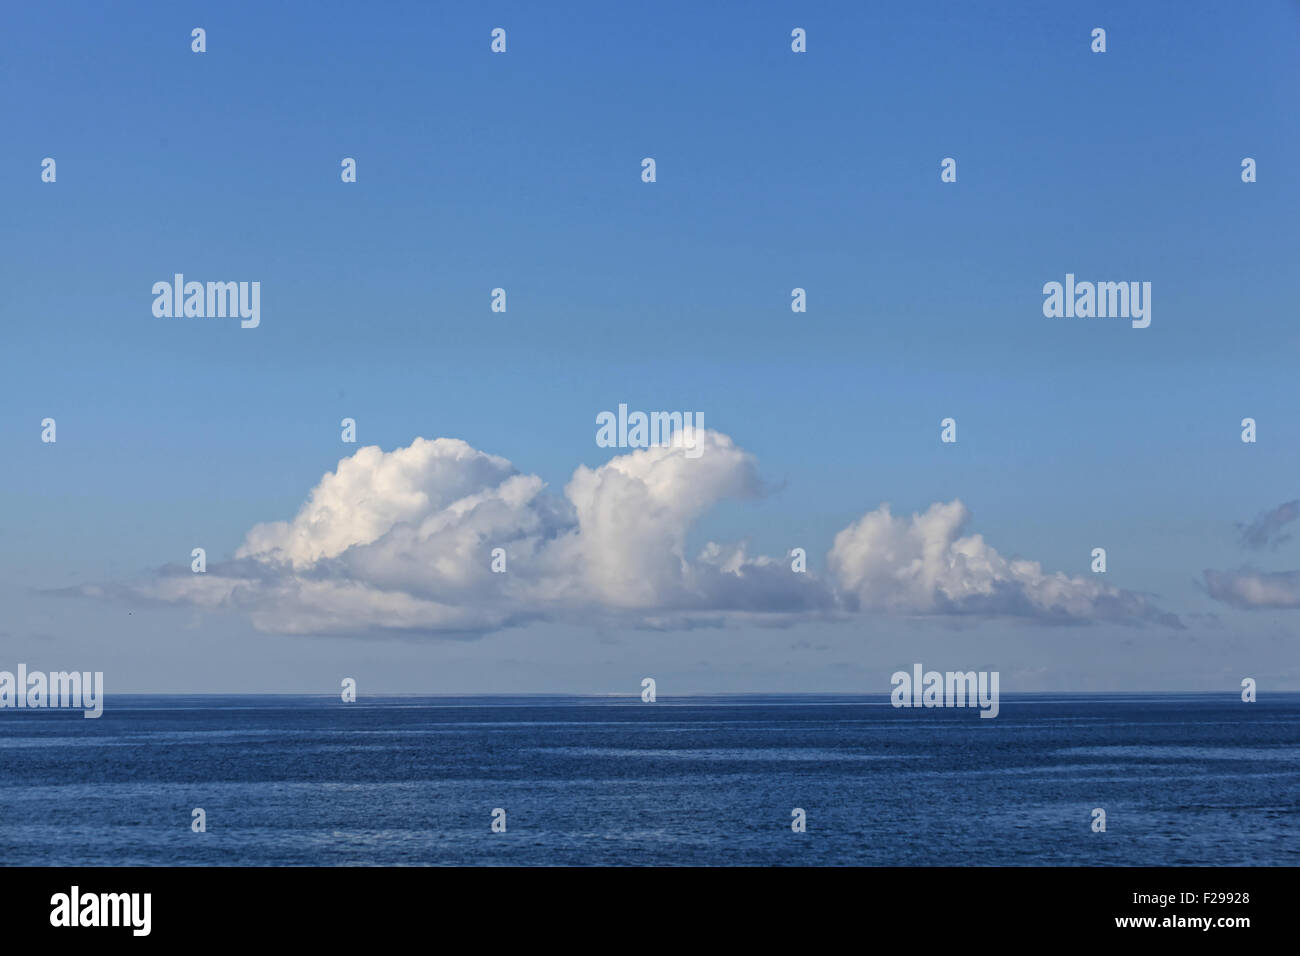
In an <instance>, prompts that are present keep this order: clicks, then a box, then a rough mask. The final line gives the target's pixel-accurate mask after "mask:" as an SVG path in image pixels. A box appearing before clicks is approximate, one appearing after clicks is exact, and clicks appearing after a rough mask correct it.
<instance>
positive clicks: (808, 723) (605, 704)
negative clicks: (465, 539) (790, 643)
mask: <svg viewBox="0 0 1300 956" xmlns="http://www.w3.org/2000/svg"><path fill="white" fill-rule="evenodd" d="M196 807H201V808H203V809H204V811H205V812H206V817H207V832H205V833H195V832H192V830H191V819H192V811H193V809H194V808H196ZM796 807H798V808H802V809H803V810H804V811H805V812H806V814H807V832H806V833H794V832H792V831H791V827H790V822H791V811H792V810H793V809H794V808H796ZM1095 807H1101V808H1103V809H1105V811H1106V823H1107V829H1106V832H1105V833H1094V832H1092V829H1091V826H1090V824H1091V820H1092V810H1093V808H1095ZM496 808H502V809H504V810H505V811H506V832H505V833H493V832H492V830H491V822H492V813H493V810H494V809H496ZM1297 811H1300V694H1281V695H1267V696H1266V697H1265V698H1263V699H1261V700H1260V701H1259V702H1258V703H1253V704H1244V703H1242V702H1241V700H1240V699H1239V698H1238V697H1236V696H1235V695H1232V694H1224V695H1201V694H1185V695H1169V694H1160V695H1107V696H1088V695H1025V696H1010V695H1004V696H1003V698H1002V702H1001V713H1000V715H999V716H998V717H997V718H995V719H991V720H990V719H981V718H980V717H979V711H978V710H975V709H970V710H961V709H929V710H925V709H921V710H914V709H895V708H893V707H891V706H890V705H889V701H888V698H887V697H886V696H884V695H880V696H872V697H850V696H836V695H777V696H728V697H690V698H665V697H660V698H659V700H658V701H657V702H656V703H654V704H645V703H642V702H641V700H640V698H637V697H632V698H627V697H617V698H615V697H556V696H528V697H464V698H455V697H436V698H419V697H383V698H369V699H363V700H362V701H360V702H357V703H352V704H345V703H343V702H342V701H340V700H339V699H338V698H337V697H333V698H326V697H290V696H285V697H278V696H229V697H225V696H202V697H179V696H110V697H109V698H108V699H107V703H106V705H105V710H104V714H103V716H102V717H101V718H99V719H98V720H86V719H84V718H83V717H82V716H81V713H80V712H79V711H48V710H21V711H20V710H5V711H0V862H3V863H4V864H6V865H153V864H169V865H209V864H223V865H386V866H392V865H447V864H453V865H467V864H489V865H587V864H600V865H611V864H612V865H642V864H653V865H714V864H723V865H763V866H768V865H796V866H797V865H828V864H830V865H964V864H970V865H1074V864H1078V865H1088V866H1096V865H1116V864H1124V865H1183V864H1194V865H1205V866H1220V865H1254V866H1259V865H1264V866H1276V865H1296V864H1300V822H1297V818H1298V817H1300V814H1298V813H1297Z"/></svg>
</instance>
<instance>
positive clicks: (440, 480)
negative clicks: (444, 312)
mask: <svg viewBox="0 0 1300 956" xmlns="http://www.w3.org/2000/svg"><path fill="white" fill-rule="evenodd" d="M688 437H692V436H688ZM681 438H682V436H681V434H680V433H677V434H676V435H675V442H674V444H672V445H670V446H661V447H652V448H645V449H639V450H635V451H632V452H630V453H628V454H624V455H619V456H617V457H615V458H613V459H611V460H610V461H608V462H606V463H605V464H603V465H600V466H599V467H596V468H588V467H585V466H579V467H578V468H577V469H576V470H575V471H574V473H573V476H572V478H571V479H570V480H569V482H568V483H567V484H566V486H565V487H564V489H563V494H562V495H556V494H554V493H553V492H551V491H550V490H548V489H547V487H546V484H545V483H544V482H543V481H542V480H541V479H540V478H539V477H537V476H535V475H528V474H524V473H521V472H520V471H518V470H517V469H516V468H515V467H514V466H513V465H512V464H511V463H510V462H509V461H507V460H506V459H504V458H500V457H498V456H495V455H489V454H486V453H485V452H481V451H478V450H477V449H474V448H472V447H471V446H470V445H468V444H467V443H465V442H463V441H460V440H457V439H449V438H438V439H433V440H428V439H424V438H417V439H415V441H414V442H412V443H411V445H410V446H408V447H406V448H398V449H395V450H394V451H390V452H385V451H382V450H381V449H379V448H377V447H368V448H362V449H360V450H358V451H357V452H356V453H355V454H353V455H352V456H351V457H349V458H345V459H343V460H342V461H340V462H339V464H338V467H337V468H336V469H335V470H334V471H333V472H331V473H329V474H326V475H325V476H324V477H323V478H322V479H321V480H320V482H319V483H318V484H317V485H316V487H314V488H313V489H311V491H310V492H309V493H308V495H307V498H306V501H305V503H304V504H303V505H302V507H301V508H300V509H299V511H298V513H297V514H296V515H295V516H294V517H293V518H292V520H289V521H275V522H270V523H264V524H258V525H255V526H254V527H252V528H251V529H250V530H249V531H248V533H247V535H246V536H245V539H244V542H243V544H242V545H241V546H240V547H239V549H238V550H237V551H236V553H235V555H234V557H233V559H232V560H230V561H226V562H221V563H215V564H210V565H209V568H208V571H207V573H204V574H193V573H191V572H190V569H189V568H188V567H172V568H165V569H162V570H161V571H160V572H159V573H158V574H156V575H155V576H154V577H153V578H152V579H150V580H148V581H145V582H140V583H135V584H126V585H117V586H105V587H88V588H83V589H82V593H84V594H90V595H93V596H97V597H112V596H114V595H120V594H124V593H125V594H129V595H131V596H133V597H135V598H147V599H152V600H157V601H162V602H167V603H176V604H188V605H193V606H197V607H202V608H229V609H234V610H239V611H242V612H245V613H247V614H248V615H249V616H250V617H251V619H252V621H253V623H254V624H255V626H257V627H258V628H260V629H262V630H265V631H271V632H279V633H293V634H317V633H353V634H361V633H373V632H384V631H389V632H394V631H396V632H423V633H438V634H443V635H445V636H473V635H476V634H481V633H483V632H486V631H491V630H495V629H499V628H503V627H508V626H512V625H516V624H522V623H525V622H527V621H530V620H537V619H549V620H572V621H595V620H600V621H602V622H615V623H623V624H627V625H630V626H639V627H658V628H686V627H696V626H717V625H720V624H725V623H727V622H728V621H733V620H742V621H746V622H752V623H760V624H770V625H777V626H780V625H788V624H791V623H795V622H798V621H801V620H808V619H811V618H814V617H822V618H831V617H836V618H842V617H846V616H849V615H851V614H855V613H864V612H879V613H896V614H906V615H952V614H962V615H983V616H1007V617H1019V618H1026V619H1033V620H1040V621H1046V622H1061V623H1082V622H1088V621H1096V620H1115V621H1126V622H1130V623H1144V622H1159V623H1164V624H1170V625H1172V626H1179V625H1178V621H1177V619H1176V618H1174V617H1173V616H1172V615H1168V614H1165V613H1163V612H1161V611H1159V610H1158V609H1157V608H1155V607H1154V606H1153V605H1151V604H1150V603H1149V602H1148V601H1147V599H1146V598H1145V597H1143V596H1141V595H1138V594H1134V593H1132V592H1128V591H1123V590H1120V589H1117V588H1113V587H1109V586H1106V585H1102V584H1100V583H1097V582H1095V581H1093V580H1088V579H1083V578H1077V577H1067V576H1066V575H1064V574H1060V573H1056V574H1048V573H1045V572H1044V571H1043V570H1042V568H1041V566H1040V565H1039V564H1038V563H1037V562H1033V561H1023V560H1009V559H1007V558H1004V557H1002V556H1001V555H1000V554H998V552H997V551H995V550H994V549H993V548H991V547H990V546H988V545H987V544H985V542H984V540H983V538H982V537H981V536H979V535H963V534H962V532H963V529H964V526H965V525H966V523H967V522H968V519H969V514H968V513H967V510H966V508H965V506H964V505H963V504H962V503H961V502H960V501H953V502H950V503H947V504H935V505H933V506H931V507H930V508H929V510H927V511H926V512H925V513H924V514H920V515H912V516H911V517H910V518H902V517H895V516H893V515H892V514H891V513H890V511H889V508H888V506H881V507H880V508H879V509H877V510H875V511H872V512H869V513H868V514H866V515H864V516H862V517H861V518H860V519H858V520H857V521H855V522H854V523H853V524H852V525H850V526H849V527H847V528H845V529H844V530H843V531H841V532H840V533H839V534H838V535H837V536H836V537H835V541H834V544H833V546H832V548H831V550H830V553H829V554H828V555H827V567H828V569H829V571H830V574H829V575H828V577H827V578H826V579H822V578H820V577H818V576H817V575H815V574H812V573H794V572H793V571H792V569H791V565H790V559H789V557H788V556H785V555H783V556H780V557H766V556H762V555H757V556H751V555H750V554H749V553H748V550H747V547H746V545H745V544H744V543H729V544H728V543H719V542H709V543H708V544H707V545H705V546H704V548H703V549H702V550H701V551H700V552H699V553H698V554H695V555H690V554H688V553H687V550H686V547H687V545H686V541H687V536H688V534H689V532H690V530H691V528H692V527H693V526H694V524H695V523H696V522H697V521H698V520H699V519H700V517H701V516H703V515H704V514H705V513H706V512H707V511H708V510H709V509H711V508H712V507H714V506H715V505H716V504H717V503H718V502H720V501H722V500H723V499H727V498H743V497H748V496H752V495H755V494H758V493H760V491H761V482H760V481H759V478H758V473H757V466H756V462H755V461H754V459H753V456H751V455H750V454H749V453H748V452H746V451H744V450H743V449H741V448H740V447H738V446H737V445H736V444H735V443H734V442H733V441H732V440H731V439H730V438H729V437H727V436H726V435H723V434H721V433H719V432H716V431H707V430H702V429H701V430H699V431H698V432H696V433H695V434H694V436H693V439H694V442H693V447H691V448H690V449H689V451H690V453H689V454H687V451H688V447H687V446H684V445H683V443H682V440H681ZM495 548H501V549H503V550H504V551H505V554H506V561H507V569H508V570H507V571H506V573H504V574H499V573H493V571H492V569H491V564H492V560H491V555H492V551H493V549H495Z"/></svg>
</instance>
